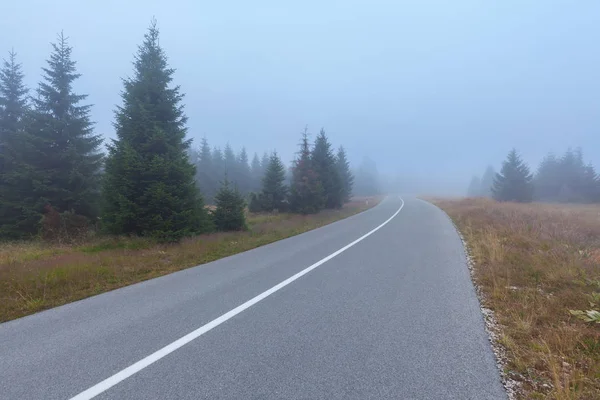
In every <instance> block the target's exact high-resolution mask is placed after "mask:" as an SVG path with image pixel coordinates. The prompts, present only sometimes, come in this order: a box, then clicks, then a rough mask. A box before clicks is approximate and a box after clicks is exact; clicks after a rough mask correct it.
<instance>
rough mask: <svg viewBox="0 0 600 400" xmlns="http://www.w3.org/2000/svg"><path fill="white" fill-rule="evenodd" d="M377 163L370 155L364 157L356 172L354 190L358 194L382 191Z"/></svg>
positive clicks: (373, 193) (365, 194)
mask: <svg viewBox="0 0 600 400" xmlns="http://www.w3.org/2000/svg"><path fill="white" fill-rule="evenodd" d="M380 180H381V179H380V177H379V171H378V170H377V164H376V163H375V161H373V160H372V159H371V158H369V157H364V158H363V161H362V163H361V164H360V166H359V168H358V170H357V171H356V174H355V181H354V187H355V189H354V191H355V192H356V194H357V195H358V196H373V195H377V194H379V193H381V183H380Z"/></svg>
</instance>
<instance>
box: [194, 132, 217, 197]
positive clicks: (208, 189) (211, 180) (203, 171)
mask: <svg viewBox="0 0 600 400" xmlns="http://www.w3.org/2000/svg"><path fill="white" fill-rule="evenodd" d="M213 170H214V165H213V160H212V153H211V150H210V146H209V144H208V140H207V139H206V137H203V138H202V140H201V141H200V150H199V151H198V162H197V163H196V181H197V183H198V187H199V188H200V191H201V193H202V194H203V195H204V197H205V200H206V201H207V202H209V203H212V202H213V201H214V196H215V194H216V193H217V190H218V188H217V182H218V179H216V177H215V175H214V171H213Z"/></svg>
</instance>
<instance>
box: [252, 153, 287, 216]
mask: <svg viewBox="0 0 600 400" xmlns="http://www.w3.org/2000/svg"><path fill="white" fill-rule="evenodd" d="M284 182H285V167H284V166H283V163H282V162H281V160H280V159H279V156H278V155H277V152H275V151H274V152H273V153H272V154H271V157H270V159H269V164H268V165H267V170H266V172H265V176H264V178H263V181H262V183H263V186H262V191H261V193H260V195H259V198H260V204H261V209H262V211H274V210H278V211H286V209H287V202H286V201H287V191H288V188H287V187H286V186H285V184H284Z"/></svg>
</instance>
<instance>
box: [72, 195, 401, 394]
mask: <svg viewBox="0 0 600 400" xmlns="http://www.w3.org/2000/svg"><path fill="white" fill-rule="evenodd" d="M400 201H402V204H401V205H400V207H399V208H398V210H396V212H395V213H394V214H393V215H392V216H391V217H389V218H388V219H387V220H385V221H384V222H383V223H382V224H380V225H378V226H377V227H375V228H373V229H372V230H370V231H369V232H367V233H366V234H364V235H363V236H361V237H359V238H358V239H356V240H354V241H353V242H351V243H349V244H347V245H345V246H344V247H342V248H340V249H338V250H337V251H335V252H333V253H331V254H329V255H328V256H326V257H324V258H322V259H321V260H319V261H317V262H316V263H314V264H312V265H311V266H309V267H307V268H305V269H303V270H302V271H300V272H297V273H296V274H294V275H292V276H291V277H289V278H287V279H285V280H284V281H282V282H280V283H278V284H277V285H275V286H273V287H271V288H270V289H267V290H266V291H264V292H262V293H260V294H259V295H257V296H255V297H253V298H252V299H250V300H248V301H246V302H245V303H243V304H240V305H239V306H237V307H235V308H234V309H232V310H230V311H228V312H226V313H225V314H223V315H221V316H220V317H217V318H215V319H213V320H212V321H210V322H208V323H207V324H205V325H202V326H201V327H199V328H198V329H196V330H194V331H192V332H190V333H188V334H187V335H185V336H182V337H181V338H179V339H177V340H175V341H174V342H172V343H170V344H168V345H166V346H164V347H162V348H161V349H159V350H157V351H155V352H154V353H152V354H150V355H149V356H147V357H145V358H143V359H141V360H139V361H137V362H135V363H133V364H131V365H130V366H128V367H126V368H124V369H122V370H121V371H119V372H117V373H116V374H114V375H112V376H110V377H108V378H106V379H105V380H103V381H101V382H99V383H97V384H96V385H94V386H92V387H90V388H88V389H86V390H84V391H83V392H81V393H79V394H77V395H76V396H74V397H72V398H71V399H70V400H89V399H93V398H94V397H96V396H98V395H100V394H102V393H103V392H105V391H107V390H108V389H110V388H111V387H113V386H115V385H117V384H118V383H120V382H122V381H124V380H125V379H127V378H129V377H131V376H132V375H134V374H136V373H138V372H140V371H141V370H143V369H144V368H146V367H148V366H150V365H152V364H154V363H155V362H157V361H159V360H160V359H162V358H164V357H166V356H167V355H169V354H171V353H172V352H174V351H176V350H177V349H179V348H180V347H182V346H184V345H186V344H188V343H190V342H191V341H193V340H195V339H197V338H199V337H200V336H202V335H204V334H205V333H207V332H209V331H211V330H212V329H213V328H216V327H217V326H219V325H221V324H222V323H224V322H226V321H227V320H229V319H231V318H233V317H234V316H236V315H237V314H240V313H241V312H243V311H245V310H247V309H248V308H250V307H252V306H253V305H255V304H256V303H258V302H260V301H261V300H264V299H265V298H267V297H269V296H270V295H272V294H273V293H275V292H277V291H279V290H280V289H282V288H284V287H285V286H287V285H289V284H290V283H292V282H294V281H295V280H297V279H298V278H300V277H302V276H304V275H306V274H307V273H309V272H310V271H312V270H314V269H315V268H317V267H319V266H320V265H323V264H325V263H326V262H327V261H329V260H331V259H332V258H334V257H336V256H338V255H339V254H341V253H343V252H344V251H346V250H348V249H349V248H351V247H352V246H354V245H356V244H357V243H359V242H361V241H363V240H364V239H366V238H367V237H369V236H371V235H372V234H373V233H375V232H377V231H378V230H379V229H381V228H383V227H384V226H385V225H387V224H388V223H389V222H390V221H391V220H392V219H394V218H395V217H396V216H397V215H398V214H399V213H400V211H402V208H404V200H403V199H402V198H400Z"/></svg>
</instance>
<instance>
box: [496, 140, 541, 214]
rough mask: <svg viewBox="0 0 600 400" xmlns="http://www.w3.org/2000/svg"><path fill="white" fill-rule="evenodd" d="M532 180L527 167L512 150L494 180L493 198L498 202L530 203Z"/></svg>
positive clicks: (515, 151) (514, 150)
mask: <svg viewBox="0 0 600 400" xmlns="http://www.w3.org/2000/svg"><path fill="white" fill-rule="evenodd" d="M532 179H533V178H532V175H531V173H530V172H529V167H528V166H527V165H526V164H525V163H524V162H523V161H522V160H521V157H520V156H519V154H518V153H517V150H516V149H512V150H511V151H510V153H509V154H508V157H507V158H506V160H505V161H504V162H503V163H502V169H501V170H500V173H497V174H496V177H495V179H494V186H493V187H492V193H493V195H494V198H495V199H496V200H499V201H516V202H521V203H525V202H530V201H531V200H532V197H533V184H532Z"/></svg>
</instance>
